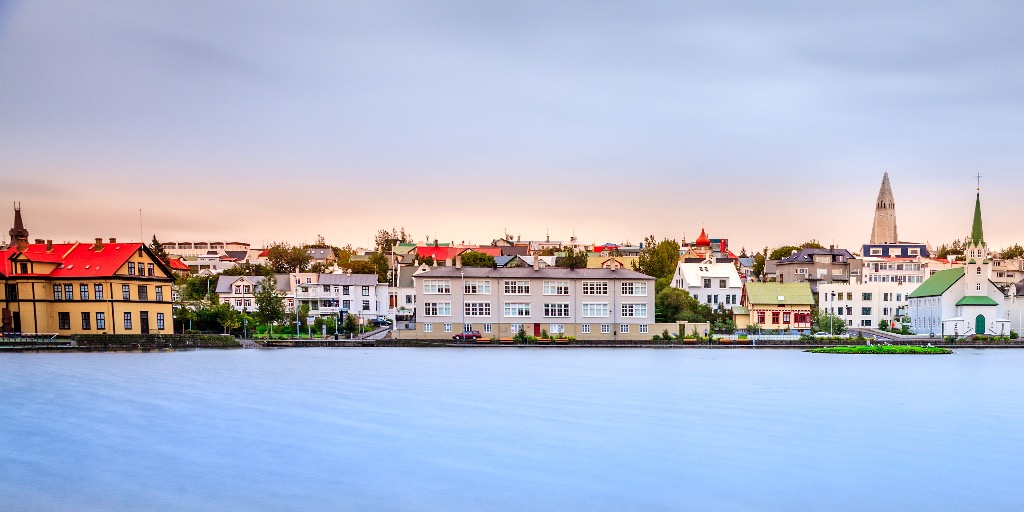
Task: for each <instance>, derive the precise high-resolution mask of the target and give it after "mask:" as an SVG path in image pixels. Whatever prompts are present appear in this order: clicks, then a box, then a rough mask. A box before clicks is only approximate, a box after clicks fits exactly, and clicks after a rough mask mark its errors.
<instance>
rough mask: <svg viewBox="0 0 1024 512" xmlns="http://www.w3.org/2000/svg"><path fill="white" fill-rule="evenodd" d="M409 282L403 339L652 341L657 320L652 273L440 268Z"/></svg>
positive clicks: (520, 268) (553, 268)
mask: <svg viewBox="0 0 1024 512" xmlns="http://www.w3.org/2000/svg"><path fill="white" fill-rule="evenodd" d="M415 281H416V297H417V303H416V323H415V325H414V326H415V329H414V330H413V331H410V332H406V333H403V337H409V338H451V337H452V336H453V335H455V334H457V333H460V332H463V331H470V330H478V331H480V332H481V334H482V335H483V336H484V337H488V338H489V337H496V338H511V337H512V336H514V335H515V334H516V333H518V332H519V331H520V330H523V331H524V332H525V333H527V334H529V335H533V336H540V335H541V334H542V332H543V331H547V332H548V333H549V334H551V335H565V336H573V337H575V338H578V339H650V337H651V336H652V332H651V328H652V326H653V324H654V323H655V322H654V278H653V277H650V276H647V275H644V274H641V273H639V272H634V271H632V270H625V269H603V268H601V269H575V270H570V269H567V268H555V267H546V268H540V266H539V265H535V266H533V267H528V268H522V267H519V268H496V269H495V268H470V267H465V268H458V267H438V268H434V269H431V270H430V271H428V272H424V273H422V274H419V275H417V276H415Z"/></svg>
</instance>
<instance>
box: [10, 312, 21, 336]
mask: <svg viewBox="0 0 1024 512" xmlns="http://www.w3.org/2000/svg"><path fill="white" fill-rule="evenodd" d="M11 319H12V320H13V322H11V324H12V325H13V327H12V329H14V330H13V332H21V313H20V312H18V311H15V312H14V313H11Z"/></svg>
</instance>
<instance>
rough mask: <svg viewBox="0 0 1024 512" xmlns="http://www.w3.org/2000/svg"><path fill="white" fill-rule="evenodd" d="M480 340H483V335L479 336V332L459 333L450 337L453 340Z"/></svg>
mask: <svg viewBox="0 0 1024 512" xmlns="http://www.w3.org/2000/svg"><path fill="white" fill-rule="evenodd" d="M480 338H483V335H481V334H480V331H466V332H460V333H459V334H456V335H455V336H452V339H453V340H478V339H480Z"/></svg>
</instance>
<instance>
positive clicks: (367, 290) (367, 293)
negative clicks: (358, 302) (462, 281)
mask: <svg viewBox="0 0 1024 512" xmlns="http://www.w3.org/2000/svg"><path fill="white" fill-rule="evenodd" d="M450 291H451V290H450V289H449V292H450ZM369 296H370V287H369V286H364V287H363V297H369Z"/></svg>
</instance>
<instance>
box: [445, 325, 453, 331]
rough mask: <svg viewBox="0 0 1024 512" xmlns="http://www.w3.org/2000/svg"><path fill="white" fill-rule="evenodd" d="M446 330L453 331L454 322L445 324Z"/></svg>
mask: <svg viewBox="0 0 1024 512" xmlns="http://www.w3.org/2000/svg"><path fill="white" fill-rule="evenodd" d="M444 332H452V324H444Z"/></svg>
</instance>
